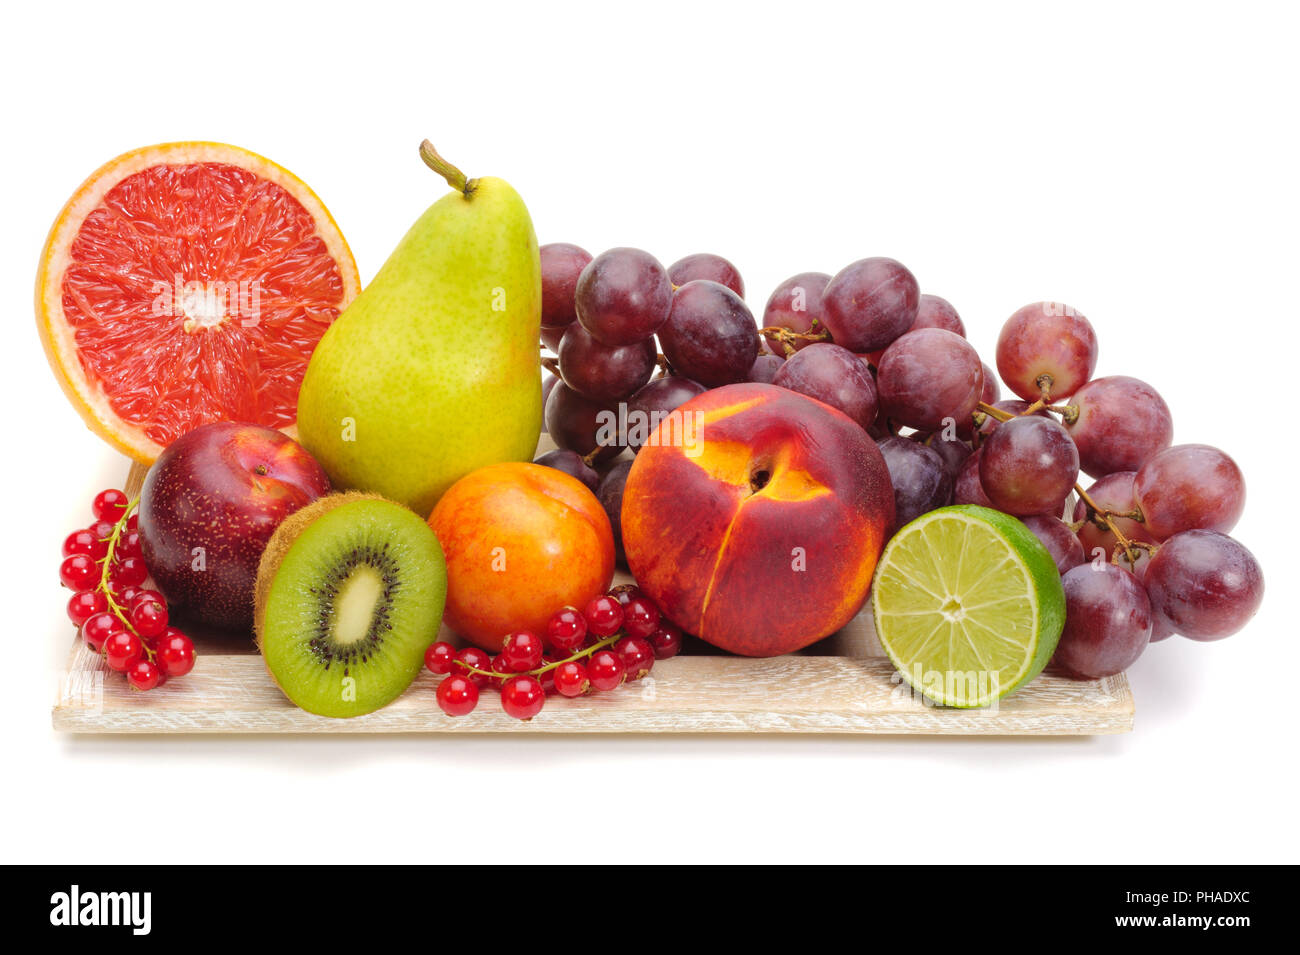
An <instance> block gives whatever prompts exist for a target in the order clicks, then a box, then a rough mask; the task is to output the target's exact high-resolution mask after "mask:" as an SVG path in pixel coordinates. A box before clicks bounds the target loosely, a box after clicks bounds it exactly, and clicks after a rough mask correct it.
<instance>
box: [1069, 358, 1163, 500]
mask: <svg viewBox="0 0 1300 955" xmlns="http://www.w3.org/2000/svg"><path fill="white" fill-rule="evenodd" d="M1070 405H1071V406H1072V407H1073V408H1075V409H1076V411H1077V415H1076V417H1074V418H1073V420H1072V419H1071V418H1070V417H1069V416H1067V417H1066V419H1065V429H1066V430H1067V431H1069V432H1070V437H1071V438H1073V439H1074V443H1075V445H1076V446H1077V447H1078V449H1079V466H1080V467H1081V468H1082V469H1083V470H1084V471H1086V472H1087V473H1089V474H1091V475H1093V476H1094V477H1101V476H1103V475H1106V474H1113V473H1114V472H1116V471H1136V470H1137V469H1138V468H1140V467H1141V466H1142V465H1144V464H1146V463H1147V462H1148V461H1149V460H1151V458H1153V457H1155V455H1156V454H1157V453H1158V452H1160V451H1162V450H1164V449H1165V448H1167V447H1169V444H1170V442H1171V441H1173V437H1174V421H1173V418H1172V417H1171V416H1170V414H1169V406H1168V405H1167V404H1165V400H1164V399H1163V398H1161V397H1160V395H1159V393H1158V392H1157V391H1156V390H1155V389H1154V388H1152V387H1151V386H1150V385H1148V384H1147V383H1146V382H1145V381H1140V380H1138V379H1137V378H1129V377H1127V376H1125V375H1111V376H1109V377H1106V378H1094V379H1093V380H1092V381H1090V382H1088V383H1087V384H1085V385H1084V386H1083V387H1082V388H1080V389H1078V390H1077V391H1076V392H1075V393H1074V397H1072V398H1071V399H1070Z"/></svg>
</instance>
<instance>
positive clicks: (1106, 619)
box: [1052, 563, 1151, 680]
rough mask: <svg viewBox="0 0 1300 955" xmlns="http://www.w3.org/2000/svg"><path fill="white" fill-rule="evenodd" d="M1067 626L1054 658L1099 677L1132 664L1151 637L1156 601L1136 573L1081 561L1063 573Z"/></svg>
mask: <svg viewBox="0 0 1300 955" xmlns="http://www.w3.org/2000/svg"><path fill="white" fill-rule="evenodd" d="M1061 586H1062V587H1064V588H1065V629H1064V630H1063V631H1062V632H1061V640H1060V642H1059V643H1058V644H1057V645H1056V655H1055V656H1054V657H1053V658H1052V659H1053V661H1055V662H1056V663H1057V664H1059V665H1060V666H1062V667H1064V668H1065V669H1066V670H1068V671H1069V672H1070V673H1072V674H1074V675H1075V676H1079V677H1083V678H1085V679H1089V680H1095V679H1098V678H1100V677H1104V676H1114V675H1115V674H1116V673H1122V672H1123V671H1124V670H1126V669H1127V668H1128V667H1130V666H1131V665H1132V664H1133V663H1134V661H1136V660H1137V658H1138V657H1140V656H1141V655H1142V651H1143V650H1145V649H1146V647H1147V644H1148V643H1149V642H1150V641H1151V601H1150V600H1148V599H1147V594H1146V591H1145V590H1143V589H1142V585H1141V584H1140V583H1138V581H1137V578H1135V577H1134V576H1133V575H1132V574H1130V573H1129V572H1128V571H1126V570H1121V569H1120V568H1119V567H1116V566H1115V565H1114V564H1091V563H1087V564H1082V565H1080V566H1078V567H1075V568H1074V569H1073V570H1070V571H1068V572H1067V573H1065V574H1063V575H1062V577H1061Z"/></svg>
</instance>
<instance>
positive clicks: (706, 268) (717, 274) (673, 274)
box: [668, 252, 745, 298]
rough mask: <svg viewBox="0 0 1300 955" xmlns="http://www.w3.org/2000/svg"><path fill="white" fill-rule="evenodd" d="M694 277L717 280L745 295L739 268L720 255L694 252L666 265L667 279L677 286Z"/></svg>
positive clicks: (694, 278) (742, 295)
mask: <svg viewBox="0 0 1300 955" xmlns="http://www.w3.org/2000/svg"><path fill="white" fill-rule="evenodd" d="M696 279H706V280H708V281H710V282H717V283H718V284H719V285H725V286H726V287H727V288H729V289H731V290H732V291H733V292H735V293H736V294H737V295H739V296H740V297H741V298H744V297H745V280H744V279H742V278H741V277H740V270H739V269H737V268H736V267H735V266H734V265H732V264H731V263H730V262H728V261H727V260H726V259H724V258H723V257H722V256H720V255H713V254H711V253H709V252H696V253H695V254H694V255H688V256H686V257H685V258H682V259H678V260H677V261H676V262H674V263H673V264H672V265H670V266H668V280H669V281H670V282H672V283H673V285H675V286H677V287H679V288H680V287H681V286H683V285H685V284H686V283H687V282H694V281H695V280H696Z"/></svg>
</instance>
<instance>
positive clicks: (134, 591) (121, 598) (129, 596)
mask: <svg viewBox="0 0 1300 955" xmlns="http://www.w3.org/2000/svg"><path fill="white" fill-rule="evenodd" d="M142 593H144V591H143V590H141V589H140V588H139V587H123V588H122V589H121V590H117V589H116V588H113V600H115V601H116V602H117V605H118V606H119V607H122V608H123V609H125V610H127V611H130V609H131V608H132V607H133V606H134V605H135V602H136V600H138V599H139V597H140V595H141V594H142Z"/></svg>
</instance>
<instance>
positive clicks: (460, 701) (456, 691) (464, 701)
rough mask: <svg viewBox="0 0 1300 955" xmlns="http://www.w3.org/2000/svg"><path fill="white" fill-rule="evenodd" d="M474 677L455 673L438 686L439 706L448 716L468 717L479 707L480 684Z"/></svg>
mask: <svg viewBox="0 0 1300 955" xmlns="http://www.w3.org/2000/svg"><path fill="white" fill-rule="evenodd" d="M472 675H473V674H470V675H469V676H461V675H460V674H459V673H453V674H451V676H449V677H447V678H446V679H445V680H443V681H442V682H440V683H439V684H438V692H437V697H438V706H440V707H441V708H442V711H443V712H444V713H446V714H447V715H448V716H468V715H469V714H470V713H473V712H474V707H476V706H478V684H477V683H475V682H474V681H473V680H472V679H470V676H472Z"/></svg>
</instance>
